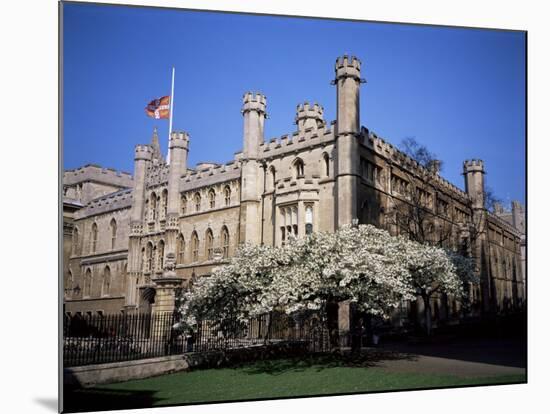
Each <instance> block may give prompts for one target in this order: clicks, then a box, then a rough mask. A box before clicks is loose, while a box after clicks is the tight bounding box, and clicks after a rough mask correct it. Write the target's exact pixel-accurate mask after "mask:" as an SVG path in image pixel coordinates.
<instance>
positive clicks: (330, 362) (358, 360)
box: [233, 350, 417, 375]
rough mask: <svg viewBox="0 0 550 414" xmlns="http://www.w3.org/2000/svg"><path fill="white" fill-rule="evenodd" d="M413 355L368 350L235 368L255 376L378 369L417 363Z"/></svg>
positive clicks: (244, 365) (262, 362) (280, 360)
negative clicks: (401, 362)
mask: <svg viewBox="0 0 550 414" xmlns="http://www.w3.org/2000/svg"><path fill="white" fill-rule="evenodd" d="M416 359H417V357H416V356H415V355H412V354H407V353H401V352H396V351H388V350H368V351H362V352H359V353H350V352H344V353H333V354H314V355H306V356H302V357H294V358H284V359H272V360H265V361H258V362H255V363H254V364H253V365H250V364H239V365H236V366H234V367H233V368H241V369H242V370H243V372H245V373H247V374H250V375H254V374H270V375H281V374H284V373H286V372H291V371H294V372H301V371H305V370H311V369H314V370H316V371H317V372H319V371H322V370H323V369H327V368H338V367H347V368H369V367H378V366H380V364H381V363H382V362H384V361H394V360H408V361H415V360H416Z"/></svg>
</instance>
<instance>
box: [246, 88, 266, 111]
mask: <svg viewBox="0 0 550 414" xmlns="http://www.w3.org/2000/svg"><path fill="white" fill-rule="evenodd" d="M266 105H267V98H266V97H265V95H262V94H261V93H260V92H256V93H252V92H247V93H245V94H244V95H243V109H242V111H241V112H242V113H243V114H244V113H245V112H247V111H258V112H262V113H265V108H266Z"/></svg>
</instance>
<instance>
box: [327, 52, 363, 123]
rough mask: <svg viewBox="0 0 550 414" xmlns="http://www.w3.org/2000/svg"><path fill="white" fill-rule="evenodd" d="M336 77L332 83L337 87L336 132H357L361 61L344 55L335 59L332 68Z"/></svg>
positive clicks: (361, 80) (361, 81)
mask: <svg viewBox="0 0 550 414" xmlns="http://www.w3.org/2000/svg"><path fill="white" fill-rule="evenodd" d="M334 71H335V73H336V78H335V79H334V81H333V83H334V84H335V85H336V89H337V99H338V101H337V110H338V113H337V126H338V134H347V133H352V134H357V133H359V130H360V123H359V86H360V84H361V83H364V82H365V81H364V80H363V79H361V61H360V60H359V59H357V58H356V57H355V56H351V57H348V56H347V55H344V56H342V57H339V58H338V59H336V65H335V68H334Z"/></svg>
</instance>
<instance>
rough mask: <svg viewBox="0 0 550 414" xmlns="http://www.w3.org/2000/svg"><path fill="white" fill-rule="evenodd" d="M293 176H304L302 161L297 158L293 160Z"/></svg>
mask: <svg viewBox="0 0 550 414" xmlns="http://www.w3.org/2000/svg"><path fill="white" fill-rule="evenodd" d="M294 174H295V177H294V178H302V177H303V176H304V162H303V161H302V160H301V159H300V158H298V159H297V160H296V161H294Z"/></svg>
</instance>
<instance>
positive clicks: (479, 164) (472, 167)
mask: <svg viewBox="0 0 550 414" xmlns="http://www.w3.org/2000/svg"><path fill="white" fill-rule="evenodd" d="M476 171H479V172H484V168H483V160H466V161H464V174H466V173H470V172H476Z"/></svg>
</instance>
